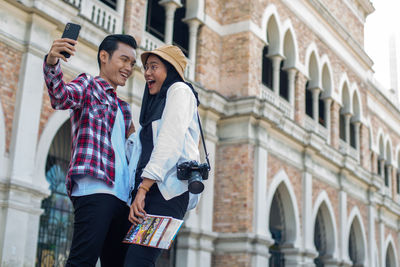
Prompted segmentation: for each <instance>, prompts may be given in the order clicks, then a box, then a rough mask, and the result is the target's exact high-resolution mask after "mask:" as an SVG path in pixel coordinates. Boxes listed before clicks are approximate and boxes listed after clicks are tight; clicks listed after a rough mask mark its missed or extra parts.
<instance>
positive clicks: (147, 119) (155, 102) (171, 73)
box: [139, 55, 200, 127]
mask: <svg viewBox="0 0 400 267" xmlns="http://www.w3.org/2000/svg"><path fill="white" fill-rule="evenodd" d="M156 56H157V55H156ZM157 57H158V58H159V59H160V60H161V62H162V63H163V64H164V65H165V67H166V68H167V77H166V78H165V81H164V83H163V84H162V86H161V89H160V92H158V93H157V94H155V95H151V94H150V92H149V87H148V86H147V83H146V87H145V88H144V93H143V100H142V107H141V109H140V118H139V122H140V125H141V126H142V127H144V126H147V125H148V124H149V123H151V122H152V121H156V120H158V119H160V118H161V116H162V113H163V111H164V107H165V101H166V98H167V91H168V88H169V87H170V86H171V85H172V84H173V83H175V82H184V81H183V80H182V78H181V76H180V75H179V74H178V72H177V71H176V69H175V68H174V67H173V66H172V65H171V64H170V63H169V62H167V61H166V60H164V59H162V58H161V57H159V56H157ZM185 83H186V84H187V85H188V86H189V87H190V89H191V90H192V92H193V94H194V96H195V98H196V101H197V105H199V104H200V102H199V99H198V94H197V92H196V91H195V90H194V88H193V86H192V85H191V84H190V83H187V82H185ZM177 108H178V107H177Z"/></svg>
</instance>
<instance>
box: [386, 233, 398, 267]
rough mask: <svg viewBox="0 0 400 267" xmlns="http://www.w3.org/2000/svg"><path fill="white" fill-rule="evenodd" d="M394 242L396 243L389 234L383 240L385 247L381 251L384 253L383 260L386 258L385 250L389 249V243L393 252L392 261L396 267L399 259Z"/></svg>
mask: <svg viewBox="0 0 400 267" xmlns="http://www.w3.org/2000/svg"><path fill="white" fill-rule="evenodd" d="M395 244H396V243H395V242H394V240H393V236H392V235H391V234H389V235H388V237H387V238H386V241H385V249H384V253H383V255H384V256H383V258H384V260H385V259H386V254H387V250H388V249H389V246H390V245H391V246H392V249H393V253H394V262H395V263H396V267H398V266H399V264H398V262H399V260H398V256H397V248H396V245H395Z"/></svg>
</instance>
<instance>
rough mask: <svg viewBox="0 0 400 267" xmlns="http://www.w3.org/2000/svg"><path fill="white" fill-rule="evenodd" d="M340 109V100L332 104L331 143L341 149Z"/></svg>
mask: <svg viewBox="0 0 400 267" xmlns="http://www.w3.org/2000/svg"><path fill="white" fill-rule="evenodd" d="M339 110H340V105H339V103H338V102H335V101H334V102H333V104H332V105H331V125H330V127H331V134H330V136H331V145H332V146H333V147H334V148H336V149H339V134H340V133H339V123H340V121H339V120H340V118H339V115H340V114H339Z"/></svg>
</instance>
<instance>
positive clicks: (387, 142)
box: [383, 134, 393, 164]
mask: <svg viewBox="0 0 400 267" xmlns="http://www.w3.org/2000/svg"><path fill="white" fill-rule="evenodd" d="M383 145H384V147H385V159H386V160H389V159H388V158H387V153H389V155H390V162H389V163H390V164H391V163H392V162H393V153H392V152H393V145H392V139H391V138H390V135H388V134H387V135H386V136H385V139H384V140H383ZM388 145H389V149H390V151H387V148H388Z"/></svg>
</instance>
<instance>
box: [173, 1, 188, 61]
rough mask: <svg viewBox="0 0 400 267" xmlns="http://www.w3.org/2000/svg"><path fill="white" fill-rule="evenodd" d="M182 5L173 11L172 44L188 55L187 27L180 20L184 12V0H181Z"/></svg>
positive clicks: (183, 16)
mask: <svg viewBox="0 0 400 267" xmlns="http://www.w3.org/2000/svg"><path fill="white" fill-rule="evenodd" d="M181 3H182V5H183V7H181V8H178V9H177V10H176V11H175V17H174V36H173V44H174V45H176V46H179V47H180V48H181V49H182V51H183V53H184V54H185V55H186V56H188V53H189V52H188V51H189V27H188V25H187V24H186V23H185V22H183V21H182V20H183V19H184V18H185V14H186V0H181Z"/></svg>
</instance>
